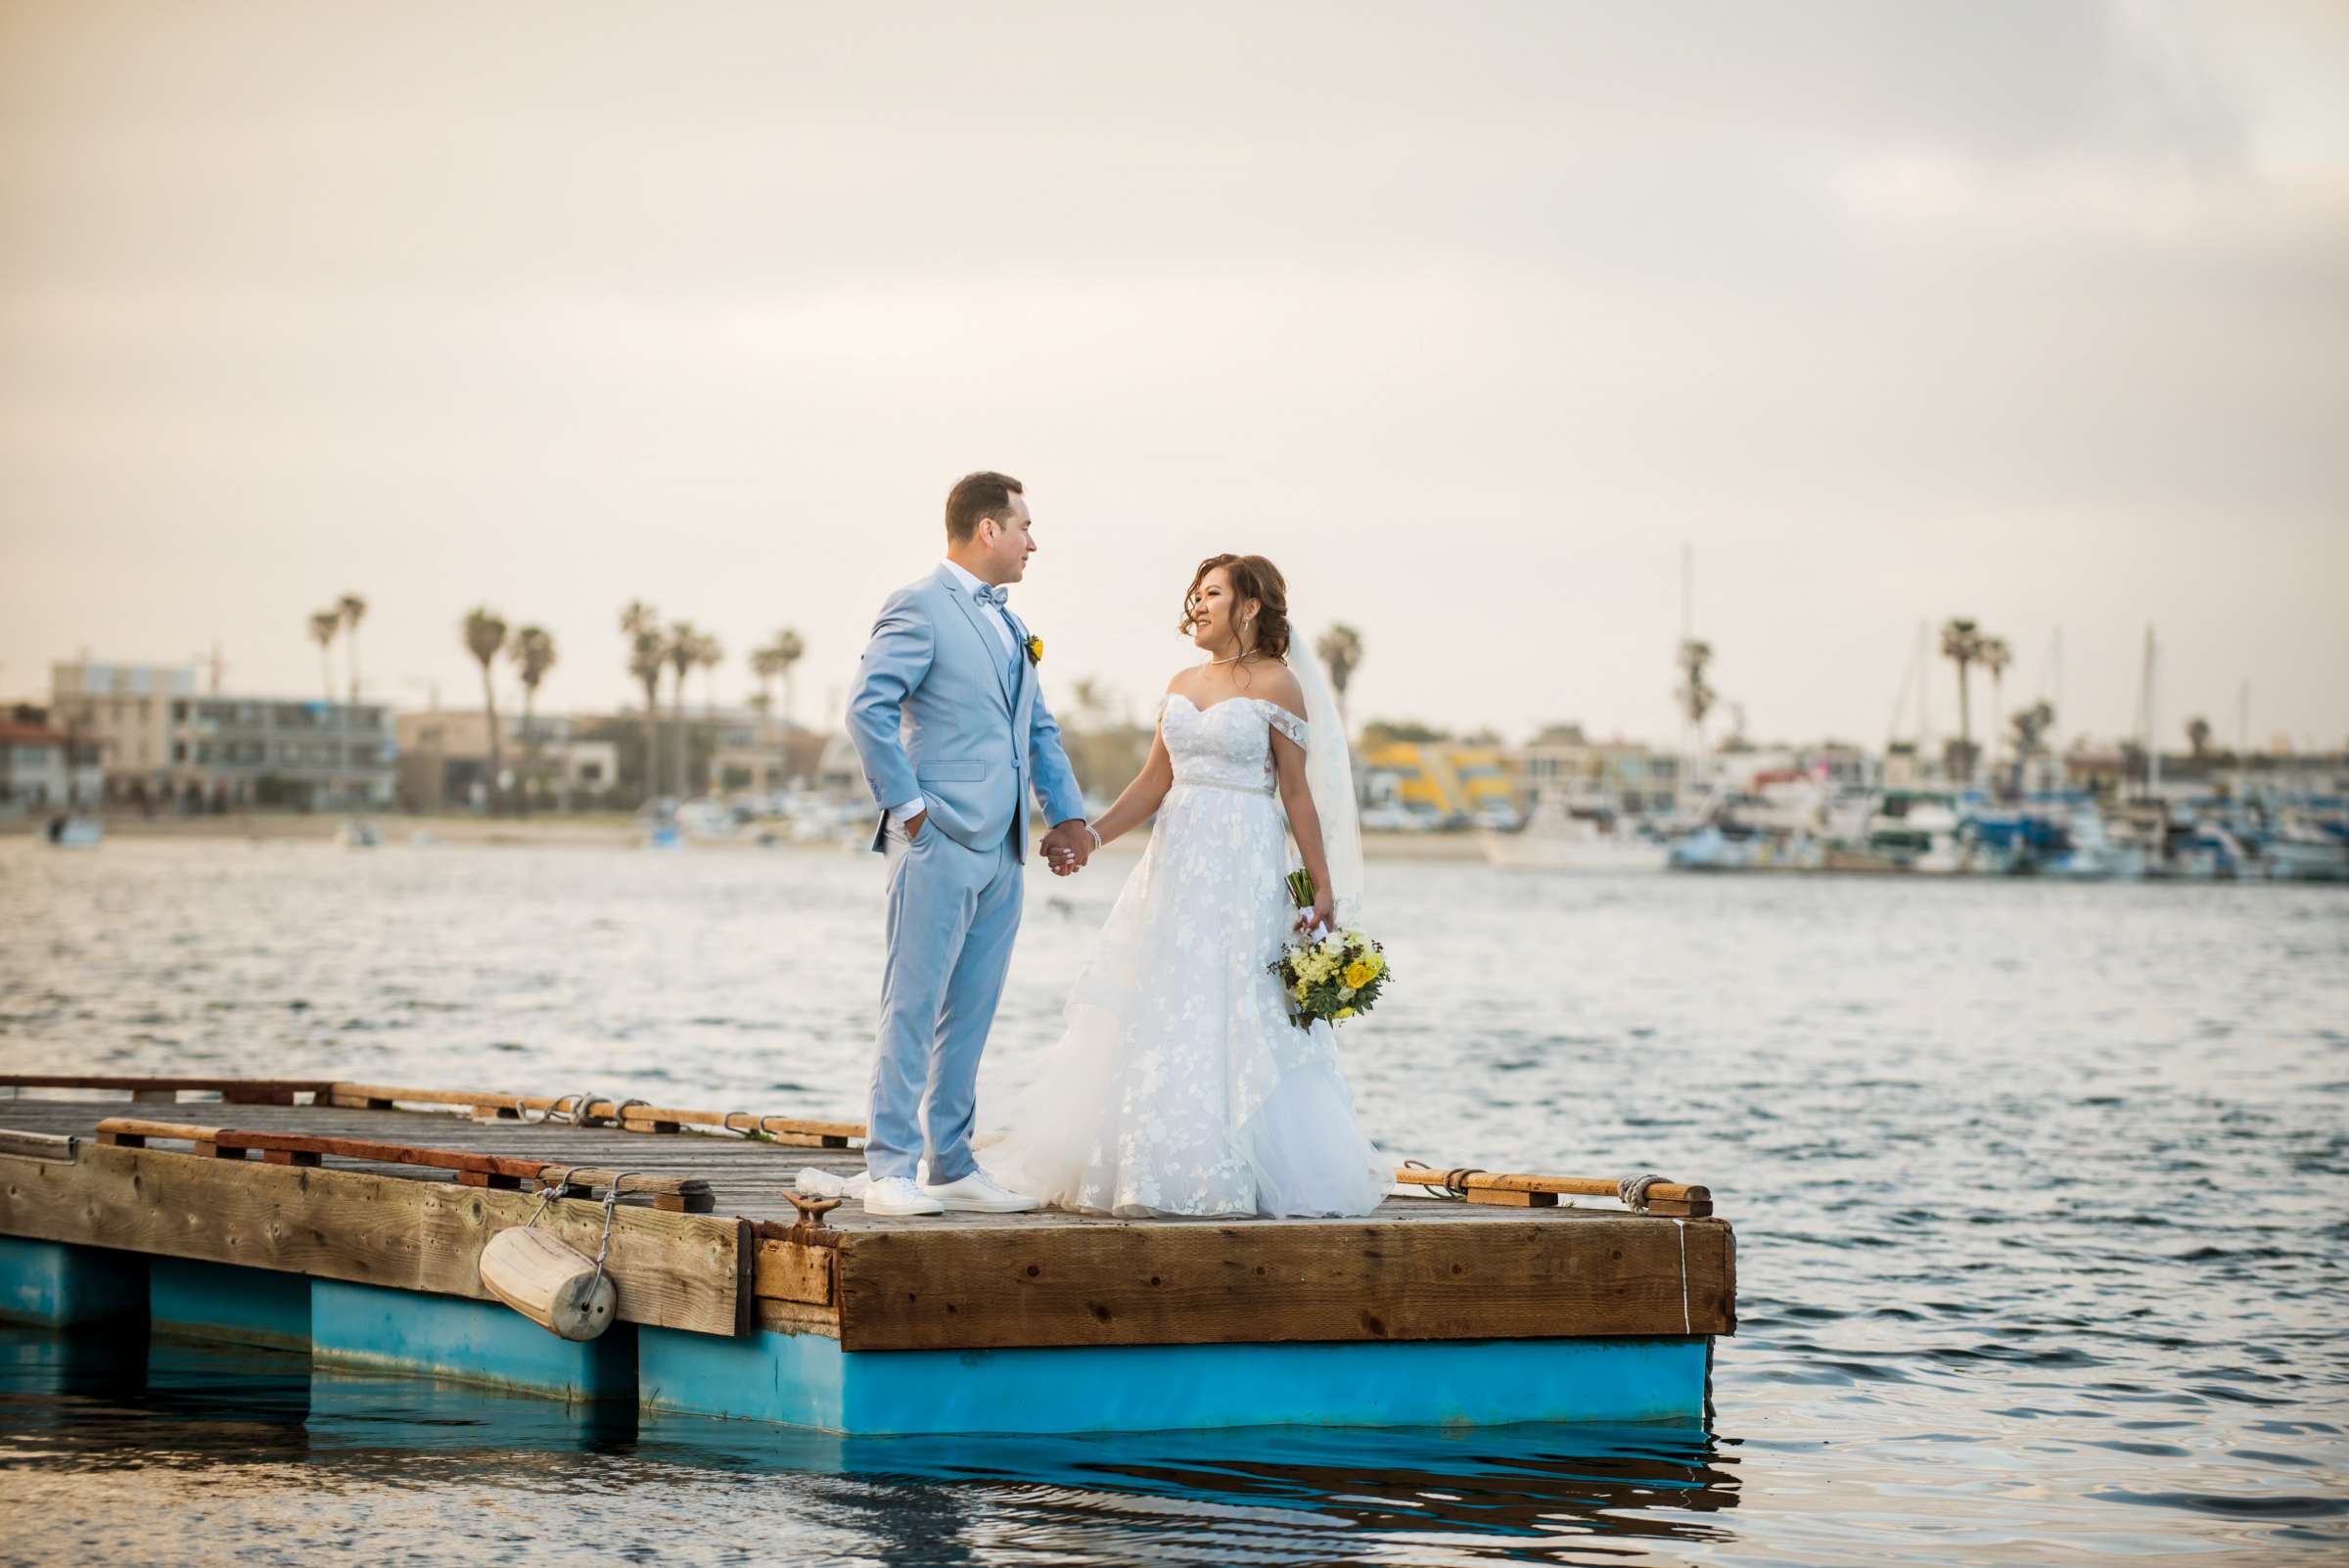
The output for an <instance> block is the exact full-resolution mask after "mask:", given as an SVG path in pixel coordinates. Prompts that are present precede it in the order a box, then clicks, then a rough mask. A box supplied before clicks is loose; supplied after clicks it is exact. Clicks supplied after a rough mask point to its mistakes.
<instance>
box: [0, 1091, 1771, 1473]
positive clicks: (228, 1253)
mask: <svg viewBox="0 0 2349 1568" xmlns="http://www.w3.org/2000/svg"><path fill="white" fill-rule="evenodd" d="M4 1082H5V1081H4V1080H0V1083H4ZM228 1082H232V1083H233V1081H228ZM213 1091H214V1092H221V1091H220V1090H218V1089H215V1090H213ZM73 1092H75V1094H76V1097H74V1098H20V1099H18V1100H16V1101H15V1102H13V1103H7V1104H0V1316H4V1317H8V1318H12V1319H15V1320H18V1321H29V1322H35V1323H44V1324H48V1325H51V1326H57V1327H69V1326H71V1325H76V1324H81V1325H90V1324H113V1325H115V1332H122V1331H128V1330H129V1329H130V1328H131V1325H132V1324H134V1323H135V1324H137V1325H138V1329H137V1331H139V1332H152V1333H153V1334H154V1335H155V1336H156V1337H157V1338H158V1339H159V1340H160V1339H163V1338H169V1337H194V1338H203V1339H210V1340H215V1341H225V1342H228V1343H234V1344H251V1345H266V1346H275V1347H280V1348H291V1349H304V1350H307V1351H308V1353H309V1355H310V1357H311V1359H312V1361H313V1362H314V1363H315V1364H316V1365H317V1366H319V1367H320V1368H321V1369H326V1368H332V1367H347V1368H354V1369H359V1370H362V1371H367V1372H374V1373H394V1374H403V1375H409V1376H416V1377H425V1378H433V1379H441V1380H453V1381H456V1382H465V1383H473V1384H477V1385H482V1386H485V1387H490V1388H497V1389H503V1390H508V1391H514V1392H521V1393H528V1394H534V1395H539V1396H544V1397H547V1398H552V1399H556V1400H560V1401H563V1402H566V1403H567V1404H570V1405H573V1406H576V1407H582V1408H588V1407H592V1408H595V1409H599V1410H603V1411H606V1412H612V1411H619V1412H622V1418H623V1419H624V1418H626V1417H625V1412H630V1411H632V1412H633V1413H634V1415H635V1417H636V1418H637V1419H640V1420H651V1421H659V1420H663V1419H685V1418H697V1417H720V1418H725V1419H731V1420H738V1421H744V1422H758V1423H765V1424H772V1425H777V1426H785V1427H792V1428H800V1429H806V1430H811V1431H821V1432H831V1433H838V1434H844V1435H848V1436H852V1437H874V1438H887V1437H908V1438H909V1437H923V1436H934V1435H949V1434H953V1433H961V1432H994V1433H1011V1434H1025V1435H1036V1436H1046V1435H1051V1434H1063V1433H1099V1432H1135V1431H1147V1430H1167V1431H1172V1430H1185V1429H1198V1430H1206V1429H1219V1428H1229V1427H1244V1426H1326V1427H1398V1428H1403V1427H1434V1428H1451V1429H1459V1428H1464V1427H1481V1426H1498V1425H1511V1424H1517V1423H1523V1422H1555V1421H1574V1422H1593V1423H1610V1424H1613V1423H1635V1422H1665V1423H1677V1424H1680V1425H1683V1426H1685V1425H1689V1424H1692V1423H1695V1422H1698V1421H1701V1420H1702V1418H1703V1416H1704V1414H1705V1411H1706V1409H1707V1402H1708V1397H1709V1387H1710V1367H1711V1356H1712V1345H1713V1340H1714V1338H1715V1337H1716V1336H1718V1335H1722V1334H1727V1333H1730V1332H1733V1331H1734V1327H1735V1259H1734V1238H1733V1235H1732V1233H1731V1231H1730V1228H1729V1226H1728V1224H1727V1222H1725V1221H1723V1220H1721V1219H1718V1218H1716V1217H1714V1216H1713V1215H1712V1214H1711V1213H1710V1207H1711V1206H1710V1198H1709V1194H1705V1193H1704V1191H1703V1189H1701V1188H1693V1189H1672V1190H1673V1191H1674V1193H1676V1194H1678V1195H1679V1197H1680V1199H1681V1201H1678V1202H1669V1201H1668V1202H1667V1203H1665V1204H1663V1205H1661V1207H1663V1208H1665V1209H1666V1210H1668V1211H1669V1210H1671V1209H1674V1208H1678V1209H1681V1210H1685V1211H1690V1212H1684V1213H1672V1212H1665V1213H1631V1212H1626V1211H1625V1210H1623V1209H1622V1208H1620V1207H1616V1206H1614V1205H1613V1204H1612V1201H1611V1200H1610V1201H1609V1203H1608V1205H1607V1206H1605V1207H1585V1208H1576V1207H1573V1206H1571V1205H1568V1204H1561V1203H1559V1202H1558V1197H1557V1194H1558V1193H1560V1192H1563V1193H1576V1192H1588V1191H1590V1190H1592V1189H1593V1185H1594V1184H1592V1183H1588V1182H1585V1183H1568V1182H1562V1181H1555V1180H1553V1179H1552V1178H1545V1177H1504V1178H1492V1177H1486V1176H1482V1175H1481V1174H1477V1175H1475V1176H1469V1177H1467V1178H1465V1179H1463V1180H1460V1181H1451V1182H1448V1183H1446V1184H1444V1185H1443V1186H1442V1187H1441V1188H1440V1189H1439V1190H1442V1191H1445V1192H1448V1193H1450V1194H1451V1195H1447V1196H1438V1195H1434V1194H1433V1192H1431V1195H1429V1196H1424V1197H1404V1196H1397V1197H1394V1198H1391V1199H1389V1200H1388V1202H1387V1203H1386V1204H1385V1205H1384V1206H1382V1207H1381V1209H1380V1210H1379V1211H1378V1212H1377V1213H1376V1214H1374V1215H1371V1216H1368V1217H1365V1218H1361V1219H1355V1220H1342V1221H1307V1220H1277V1221H1275V1220H1257V1221H1236V1222H1235V1221H1210V1220H1196V1221H1119V1220H1106V1219H1098V1218H1090V1217H1081V1216H1069V1215H1057V1214H1039V1215H1014V1216H967V1215H953V1216H942V1217H934V1218H918V1219H885V1218H877V1217H871V1216H867V1215H865V1214H864V1213H863V1211H862V1209H861V1208H860V1207H858V1206H853V1205H851V1206H846V1207H842V1208H839V1209H836V1210H833V1211H832V1212H830V1213H829V1214H824V1213H820V1212H817V1213H810V1212H808V1207H807V1206H806V1205H805V1204H804V1203H799V1202H795V1201H794V1200H793V1197H792V1195H791V1190H790V1189H791V1186H792V1182H793V1178H794V1177H795V1176H796V1175H797V1173H798V1171H799V1169H800V1168H801V1167H803V1166H805V1165H811V1164H812V1165H818V1166H826V1167H829V1168H832V1169H840V1170H846V1169H850V1168H852V1165H853V1163H854V1162H855V1161H856V1160H857V1159H858V1156H857V1154H856V1153H855V1152H854V1151H853V1149H852V1148H851V1147H850V1146H849V1145H850V1142H851V1138H850V1136H848V1135H847V1134H849V1133H852V1132H853V1129H844V1127H843V1126H842V1125H841V1124H795V1123H790V1122H788V1121H786V1119H782V1118H760V1119H758V1130H759V1131H760V1133H761V1136H760V1137H758V1138H755V1139H749V1138H742V1137H720V1136H698V1135H692V1134H690V1133H685V1134H680V1133H679V1132H677V1131H676V1129H677V1128H679V1127H692V1126H693V1125H695V1122H696V1120H697V1119H700V1118H702V1117H703V1116H704V1114H705V1113H699V1112H691V1111H658V1110H652V1109H650V1108H638V1107H630V1106H627V1105H625V1104H624V1103H615V1104H611V1105H609V1107H608V1109H609V1112H610V1113H611V1114H609V1115H606V1116H602V1117H595V1116H588V1117H583V1118H580V1119H579V1120H583V1121H587V1122H595V1121H599V1120H600V1121H603V1122H605V1123H607V1124H608V1125H603V1126H593V1125H588V1126H581V1125H577V1123H576V1122H575V1121H565V1122H561V1123H554V1122H549V1121H545V1120H536V1121H533V1120H529V1119H528V1118H529V1116H530V1111H531V1109H532V1106H531V1104H530V1097H529V1096H519V1097H517V1096H504V1095H488V1094H478V1093H467V1092H464V1091H424V1090H384V1089H381V1088H379V1087H377V1086H373V1085H355V1084H353V1085H345V1084H321V1085H316V1086H312V1087H308V1088H305V1089H304V1090H303V1091H301V1092H299V1093H292V1094H288V1093H283V1092H273V1093H270V1094H267V1095H263V1094H262V1093H261V1092H260V1091H259V1090H258V1089H254V1090H253V1091H252V1092H250V1093H248V1094H247V1095H246V1096H245V1097H243V1098H242V1099H239V1100H231V1101H230V1102H229V1103H225V1104H214V1103H204V1104H201V1105H199V1104H188V1105H177V1106H173V1107H171V1108H169V1109H168V1110H161V1111H158V1110H156V1109H155V1108H153V1107H148V1106H142V1107H138V1110H139V1111H140V1112H141V1113H142V1115H162V1116H164V1117H167V1118H170V1119H171V1120H170V1121H168V1122H166V1123H152V1122H145V1121H141V1122H136V1123H134V1122H131V1121H128V1120H125V1119H123V1113H124V1112H125V1111H127V1110H128V1109H130V1108H129V1107H126V1106H124V1105H123V1104H122V1103H121V1102H120V1101H119V1100H118V1099H115V1100H109V1099H104V1098H98V1097H95V1095H94V1094H92V1093H90V1092H87V1091H73ZM225 1097H226V1096H225V1094H224V1098H225ZM288 1101H292V1103H288ZM418 1104H425V1105H432V1106H436V1107H438V1108H439V1109H440V1110H441V1112H442V1114H433V1113H432V1112H431V1111H426V1110H419V1109H403V1108H401V1107H402V1106H414V1105H418ZM599 1104H600V1102H599ZM451 1105H455V1106H459V1107H461V1108H463V1109H465V1110H468V1111H470V1112H471V1113H472V1114H471V1115H470V1116H460V1115H449V1114H445V1112H446V1109H447V1107H449V1106H451ZM541 1108H542V1106H541ZM632 1110H634V1111H639V1112H640V1114H637V1115H634V1116H629V1115H627V1114H625V1113H627V1112H629V1111H632ZM501 1113H502V1114H501ZM181 1118H201V1119H202V1120H201V1122H200V1123H199V1122H195V1121H190V1122H187V1123H185V1124H183V1123H182V1122H181V1121H180V1120H179V1119H181ZM710 1122H711V1123H712V1124H714V1125H716V1126H719V1127H734V1128H736V1130H743V1129H742V1128H740V1127H739V1125H738V1124H737V1123H736V1121H735V1120H734V1119H732V1118H725V1119H720V1118H716V1117H712V1118H710ZM656 1127H659V1128H661V1129H663V1130H665V1131H666V1135H664V1132H663V1131H657V1130H656ZM134 1128H136V1129H144V1131H143V1132H142V1131H129V1132H126V1131H125V1130H128V1129H134ZM159 1129H161V1130H159ZM182 1134H186V1135H182ZM175 1140H176V1141H175ZM182 1145H184V1147H183V1146H182ZM321 1150H323V1151H324V1152H323V1153H321V1152H320V1151H321ZM345 1151H357V1152H356V1153H354V1154H351V1155H349V1156H348V1157H346V1156H345ZM427 1156H430V1157H432V1158H437V1159H441V1160H443V1164H442V1165H441V1166H438V1167H436V1166H432V1165H429V1164H418V1163H415V1162H417V1161H419V1160H423V1159H425V1158H426V1157H427ZM452 1161H453V1162H454V1163H455V1165H456V1166H459V1167H462V1168H461V1169H459V1168H451V1167H450V1165H449V1164H448V1162H452ZM580 1167H594V1168H598V1169H601V1170H604V1171H607V1172H609V1171H618V1170H624V1171H628V1172H632V1173H637V1174H638V1177H639V1179H641V1180H642V1181H644V1182H645V1183H647V1184H648V1185H649V1186H652V1187H656V1188H659V1192H660V1194H661V1196H659V1197H658V1198H657V1201H662V1202H665V1203H666V1205H667V1206H666V1207H648V1206H646V1204H645V1203H644V1202H642V1201H639V1200H637V1199H635V1198H631V1199H630V1200H629V1201H626V1202H622V1203H621V1204H620V1205H618V1207H617V1208H616V1209H615V1210H613V1211H612V1233H611V1249H610V1261H609V1272H610V1277H611V1279H612V1281H613V1282H614V1284H615V1285H616V1287H617V1288H618V1312H617V1314H618V1317H619V1319H620V1320H619V1321H618V1322H616V1323H615V1324H614V1325H613V1327H612V1328H611V1329H610V1330H608V1331H607V1332H606V1333H605V1334H603V1335H602V1336H601V1337H599V1338H597V1339H594V1340H590V1341H586V1342H584V1343H574V1342H571V1341H567V1340H563V1339H559V1338H557V1337H556V1336H555V1335H553V1334H551V1333H549V1332H547V1331H546V1330H544V1329H542V1328H540V1327H538V1326H537V1325H536V1324H535V1323H532V1322H531V1321H530V1320H529V1319H528V1318H526V1317H524V1316H522V1315H521V1314H518V1313H516V1312H514V1311H512V1310H510V1309H509V1308H507V1307H505V1306H503V1305H501V1304H499V1303H498V1302H496V1301H494V1300H492V1299H490V1298H489V1296H488V1293H487V1291H486V1290H485V1288H484V1286H483V1285H482V1283H481V1280H480V1275H479V1258H480V1254H481V1250H482V1248H483V1247H484V1245H485V1244H486V1243H487V1241H488V1240H489V1238H490V1237H492V1236H494V1235H496V1234H497V1233H498V1232H499V1231H500V1230H502V1229H504V1228H506V1227H508V1226H510V1225H515V1224H521V1223H524V1222H528V1221H529V1220H530V1216H531V1214H532V1212H533V1211H534V1210H536V1209H537V1208H538V1207H539V1205H540V1196H539V1195H535V1194H533V1193H532V1192H530V1191H529V1190H526V1189H527V1188H529V1187H530V1186H533V1185H539V1184H541V1183H540V1182H539V1181H538V1180H534V1179H532V1178H530V1177H528V1176H516V1175H515V1173H517V1172H530V1173H538V1174H540V1176H543V1178H544V1182H545V1184H548V1185H552V1186H553V1187H554V1189H555V1190H556V1191H557V1192H558V1193H560V1192H565V1191H570V1190H575V1189H576V1183H574V1186H572V1187H566V1186H564V1185H563V1182H564V1179H565V1177H566V1174H567V1173H572V1172H575V1171H576V1170H577V1168H580ZM688 1177H689V1178H690V1179H688ZM664 1181H666V1182H667V1183H668V1184H667V1186H662V1185H661V1183H662V1182H664ZM1471 1184H1473V1185H1475V1186H1476V1187H1478V1188H1479V1189H1480V1191H1481V1193H1482V1196H1480V1197H1479V1198H1478V1201H1474V1202H1463V1201H1460V1194H1461V1193H1462V1192H1464V1191H1465V1190H1466V1189H1467V1187H1468V1186H1469V1185H1471ZM688 1191H690V1192H693V1193H706V1194H708V1196H706V1197H700V1198H698V1199H696V1200H694V1201H691V1202H680V1201H677V1200H676V1199H675V1197H674V1194H677V1193H682V1192H688ZM1472 1195H1473V1194H1472ZM694 1210H699V1211H701V1212H690V1211H694ZM604 1214H605V1210H604V1207H603V1205H601V1204H599V1203H595V1202H590V1201H584V1200H582V1199H579V1198H576V1197H568V1196H555V1197H553V1198H552V1200H551V1201H550V1202H548V1203H547V1204H546V1205H545V1212H544V1214H543V1215H542V1216H541V1218H540V1221H539V1222H540V1223H541V1224H542V1225H543V1226H546V1227H548V1228H551V1229H553V1230H554V1232H555V1233H556V1234H558V1235H560V1236H561V1237H562V1238H563V1239H565V1240H566V1241H568V1242H569V1243H570V1244H571V1245H573V1246H574V1247H576V1248H578V1249H579V1250H580V1251H581V1252H582V1253H584V1254H587V1255H589V1256H592V1255H593V1254H594V1253H595V1251H596V1250H597V1245H598V1243H599V1240H600V1239H601V1233H602V1229H603V1222H604Z"/></svg>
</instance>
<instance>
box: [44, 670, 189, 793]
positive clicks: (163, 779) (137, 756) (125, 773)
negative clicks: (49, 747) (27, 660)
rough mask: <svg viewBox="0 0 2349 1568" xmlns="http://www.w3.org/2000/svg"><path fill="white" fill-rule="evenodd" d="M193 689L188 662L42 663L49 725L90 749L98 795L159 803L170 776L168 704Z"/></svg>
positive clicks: (165, 791) (169, 712) (167, 787)
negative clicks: (46, 666)
mask: <svg viewBox="0 0 2349 1568" xmlns="http://www.w3.org/2000/svg"><path fill="white" fill-rule="evenodd" d="M195 694H196V669H195V667H194V666H193V665H127V664H107V663H102V662H99V661H97V660H91V659H73V660H61V661H59V662H58V663H56V664H53V665H51V666H50V667H49V722H50V724H51V725H52V726H53V727H55V728H56V729H58V730H59V731H60V732H62V733H64V734H65V735H67V736H69V737H70V738H71V739H72V740H73V741H74V742H75V743H76V744H78V745H85V746H89V747H92V748H93V749H95V751H96V752H97V754H98V761H99V766H100V768H101V770H102V774H103V778H104V784H103V794H104V795H105V796H106V797H107V798H109V799H114V800H140V799H144V800H160V799H161V797H162V796H163V795H164V794H165V793H167V791H168V789H169V786H170V777H171V704H172V703H173V702H174V701H176V700H178V699H181V698H186V697H192V696H194V695H195Z"/></svg>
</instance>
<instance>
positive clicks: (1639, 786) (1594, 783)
mask: <svg viewBox="0 0 2349 1568" xmlns="http://www.w3.org/2000/svg"><path fill="white" fill-rule="evenodd" d="M1517 767H1518V775H1519V777H1520V778H1521V779H1522V780H1523V788H1524V791H1525V796H1526V807H1527V809H1528V810H1531V809H1532V808H1533V807H1535V806H1538V805H1541V804H1543V803H1544V802H1562V803H1563V804H1564V805H1565V806H1566V807H1568V808H1569V809H1570V810H1577V811H1582V812H1586V813H1589V812H1605V813H1608V814H1610V815H1618V816H1670V815H1671V814H1672V813H1673V812H1674V811H1675V810H1676V809H1678V808H1679V806H1680V799H1681V790H1682V789H1683V788H1684V787H1685V786H1686V785H1687V783H1688V782H1689V781H1688V780H1687V779H1686V777H1685V776H1684V774H1685V772H1686V770H1685V769H1684V768H1683V767H1682V765H1681V759H1680V758H1679V757H1678V756H1677V755H1675V754H1674V753H1671V752H1666V751H1660V750H1658V749H1657V748H1655V747H1652V746H1649V745H1647V744H1645V743H1644V742H1640V741H1629V740H1623V739H1620V738H1618V739H1615V740H1604V741H1593V740H1590V739H1588V738H1587V737H1586V736H1585V735H1584V734H1583V731H1582V727H1581V726H1580V725H1576V724H1563V725H1557V726H1554V727H1552V728H1550V729H1546V730H1543V732H1542V734H1540V735H1539V736H1537V737H1535V739H1534V741H1533V743H1532V744H1531V745H1529V746H1527V747H1526V748H1525V749H1524V750H1523V751H1521V752H1519V753H1518V754H1517Z"/></svg>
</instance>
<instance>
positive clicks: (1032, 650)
mask: <svg viewBox="0 0 2349 1568" xmlns="http://www.w3.org/2000/svg"><path fill="white" fill-rule="evenodd" d="M1028 662H1029V663H1030V664H1032V665H1040V664H1042V663H1043V662H1044V639H1043V638H1041V637H1030V638H1029V639H1028Z"/></svg>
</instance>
